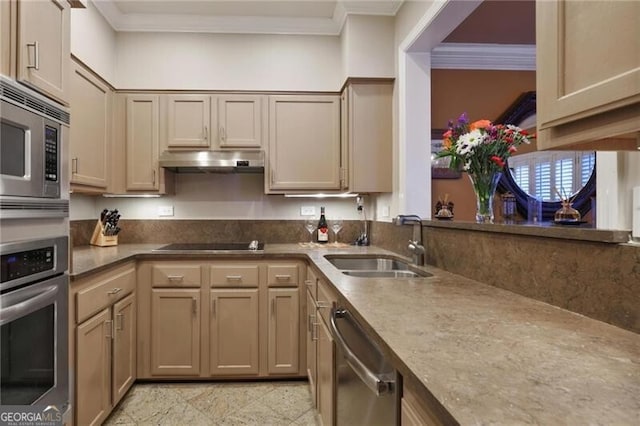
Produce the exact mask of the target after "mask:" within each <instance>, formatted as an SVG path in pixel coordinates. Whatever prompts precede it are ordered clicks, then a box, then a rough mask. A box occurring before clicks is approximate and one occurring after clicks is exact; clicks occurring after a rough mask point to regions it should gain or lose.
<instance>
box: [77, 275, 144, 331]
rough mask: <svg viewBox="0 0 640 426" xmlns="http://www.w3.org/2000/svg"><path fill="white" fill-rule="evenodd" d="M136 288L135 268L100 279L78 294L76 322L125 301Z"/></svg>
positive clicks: (103, 276)
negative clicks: (122, 300)
mask: <svg viewBox="0 0 640 426" xmlns="http://www.w3.org/2000/svg"><path fill="white" fill-rule="evenodd" d="M135 287H136V270H135V268H134V267H133V266H131V267H128V268H126V269H124V270H122V269H119V270H116V271H113V272H109V273H107V274H105V275H102V277H98V278H97V280H96V281H95V284H93V285H89V286H87V287H86V288H83V289H82V290H79V291H78V293H77V294H76V307H77V309H76V322H77V323H78V324H80V323H81V322H83V321H84V320H86V319H88V318H89V317H91V316H92V315H93V314H95V313H96V312H99V311H101V310H103V309H105V308H107V307H109V306H111V305H113V304H114V303H115V302H117V301H118V300H120V299H123V298H124V297H125V296H126V295H128V294H130V293H131V292H133V290H134V289H135Z"/></svg>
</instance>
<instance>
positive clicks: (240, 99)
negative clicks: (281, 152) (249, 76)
mask: <svg viewBox="0 0 640 426" xmlns="http://www.w3.org/2000/svg"><path fill="white" fill-rule="evenodd" d="M217 100H218V141H219V144H220V147H221V148H260V147H261V146H262V138H263V135H264V134H265V133H266V130H265V127H266V117H267V113H266V111H264V109H266V105H267V103H266V96H260V95H225V96H218V98H217Z"/></svg>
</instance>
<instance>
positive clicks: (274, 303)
mask: <svg viewBox="0 0 640 426" xmlns="http://www.w3.org/2000/svg"><path fill="white" fill-rule="evenodd" d="M275 314H276V299H275V298H273V299H271V315H274V316H275Z"/></svg>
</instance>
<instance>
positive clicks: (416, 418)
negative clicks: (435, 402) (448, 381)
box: [400, 385, 445, 426]
mask: <svg viewBox="0 0 640 426" xmlns="http://www.w3.org/2000/svg"><path fill="white" fill-rule="evenodd" d="M402 391H403V395H402V400H401V401H400V424H401V425H402V426H440V425H443V424H445V423H444V422H442V421H441V420H440V419H439V418H438V416H437V415H436V414H435V413H433V412H432V410H430V409H429V408H428V407H427V406H425V405H424V404H423V403H421V400H420V398H419V397H418V396H417V395H416V394H415V392H414V391H413V390H412V389H411V387H410V386H406V385H405V386H404V387H403V389H402Z"/></svg>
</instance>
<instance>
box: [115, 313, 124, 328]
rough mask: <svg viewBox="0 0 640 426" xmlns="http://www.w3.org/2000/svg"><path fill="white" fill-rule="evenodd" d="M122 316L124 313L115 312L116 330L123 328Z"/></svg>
mask: <svg viewBox="0 0 640 426" xmlns="http://www.w3.org/2000/svg"><path fill="white" fill-rule="evenodd" d="M123 316H124V315H122V314H116V320H117V323H116V330H120V331H122V330H124V326H123V321H124V320H123V319H122V317H123Z"/></svg>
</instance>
